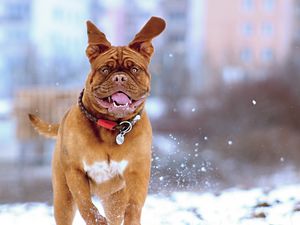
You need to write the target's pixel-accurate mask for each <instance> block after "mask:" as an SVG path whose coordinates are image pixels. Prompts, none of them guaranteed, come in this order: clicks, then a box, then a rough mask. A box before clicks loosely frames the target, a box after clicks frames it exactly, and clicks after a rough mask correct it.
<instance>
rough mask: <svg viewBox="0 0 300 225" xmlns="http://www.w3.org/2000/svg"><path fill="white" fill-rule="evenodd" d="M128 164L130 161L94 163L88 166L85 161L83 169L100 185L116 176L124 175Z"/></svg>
mask: <svg viewBox="0 0 300 225" xmlns="http://www.w3.org/2000/svg"><path fill="white" fill-rule="evenodd" d="M127 164H128V161H126V160H122V161H120V162H116V161H113V160H112V161H111V162H110V163H109V164H108V163H107V162H106V161H102V162H94V163H93V164H91V165H88V164H86V162H85V161H83V168H84V171H85V172H86V173H87V174H88V175H89V177H90V178H92V179H93V180H94V181H95V182H96V183H98V184H100V183H103V182H105V181H108V180H110V179H111V178H113V177H115V176H116V175H123V172H124V171H125V169H126V166H127Z"/></svg>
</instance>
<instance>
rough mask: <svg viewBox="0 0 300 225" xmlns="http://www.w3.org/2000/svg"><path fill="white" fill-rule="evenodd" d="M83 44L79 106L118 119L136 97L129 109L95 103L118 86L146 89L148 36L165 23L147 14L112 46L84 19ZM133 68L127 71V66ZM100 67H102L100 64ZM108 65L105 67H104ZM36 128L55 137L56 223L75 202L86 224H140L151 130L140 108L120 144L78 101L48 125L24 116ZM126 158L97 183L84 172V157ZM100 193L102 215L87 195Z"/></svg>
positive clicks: (65, 221)
mask: <svg viewBox="0 0 300 225" xmlns="http://www.w3.org/2000/svg"><path fill="white" fill-rule="evenodd" d="M87 28H88V37H89V45H88V47H87V50H86V54H87V56H88V58H89V60H90V63H91V72H90V73H89V75H88V78H87V80H86V84H85V92H84V96H83V103H84V106H85V107H86V108H87V109H88V111H89V112H91V113H92V114H93V115H95V116H97V117H98V118H104V119H109V120H114V121H118V122H120V121H123V120H127V119H131V118H133V117H134V116H135V115H136V114H137V113H138V112H140V111H141V110H142V109H143V108H144V104H145V102H142V104H140V105H139V106H138V107H137V108H136V109H135V111H134V112H133V113H130V114H128V113H124V114H122V113H117V114H114V113H110V112H109V111H108V109H106V108H104V107H100V106H99V104H97V98H101V99H102V98H105V97H106V96H109V95H111V94H113V93H114V92H116V91H118V90H119V91H120V90H121V91H122V92H124V93H126V94H127V95H128V96H130V97H131V98H132V99H133V100H138V99H140V98H141V97H143V96H147V95H149V92H150V78H151V77H150V74H149V72H148V64H149V62H150V58H151V56H152V53H153V46H152V44H151V40H152V39H153V38H154V37H156V36H157V35H159V34H160V33H161V32H162V31H163V30H164V28H165V22H164V21H163V20H162V19H160V18H157V17H152V18H151V19H150V20H149V21H148V23H147V24H146V25H145V26H144V27H143V29H142V30H141V31H140V32H139V33H138V34H137V35H136V36H135V38H134V40H133V41H132V42H130V44H129V45H128V46H120V47H115V46H111V44H110V43H109V42H108V41H107V40H106V37H105V35H104V34H103V33H102V32H101V31H99V30H98V29H97V27H96V26H95V25H93V24H92V23H91V22H87ZM134 66H135V67H137V68H138V72H136V73H133V72H132V68H133V67H134ZM103 68H104V69H103ZM105 68H108V69H109V73H107V71H106V70H105ZM117 73H121V74H123V75H124V76H126V82H124V83H122V85H121V86H120V85H119V84H118V85H116V83H115V82H114V79H112V78H113V76H114V75H115V74H117ZM29 118H30V120H31V122H32V124H33V126H34V127H35V129H36V130H38V131H39V132H40V133H41V134H43V135H46V136H50V137H55V136H57V142H56V147H55V152H54V155H53V161H52V172H53V178H52V182H53V192H54V214H55V219H56V223H57V224H58V225H71V224H72V221H73V217H74V214H75V209H76V208H78V209H79V212H80V214H81V216H82V217H83V219H84V220H85V222H86V224H88V225H96V224H101V225H103V224H110V225H119V224H121V223H122V221H124V224H125V225H140V218H141V212H142V208H143V205H144V202H145V199H146V195H147V190H148V183H149V177H150V167H151V165H150V164H151V139H152V130H151V125H150V122H149V119H148V117H147V114H146V112H145V111H143V113H142V115H141V120H140V121H138V122H137V123H136V124H135V125H134V127H133V129H132V131H131V132H130V133H128V134H126V136H125V142H124V144H123V145H117V144H116V143H115V137H116V135H117V133H118V132H117V131H111V130H108V129H106V128H103V127H99V126H97V125H96V124H95V123H93V122H91V121H89V120H88V119H87V118H86V116H85V115H84V114H83V113H82V112H81V110H80V108H79V107H78V105H75V106H72V107H71V109H70V110H69V111H68V112H67V113H66V114H65V116H64V118H63V119H62V121H61V122H60V124H59V125H57V124H56V125H49V124H47V123H45V122H43V121H42V120H40V119H39V118H38V117H36V116H34V115H30V116H29ZM122 160H126V161H128V165H127V167H126V169H125V171H124V173H123V174H117V175H116V176H114V177H112V178H111V179H109V180H106V181H104V182H102V183H99V182H98V183H97V182H96V181H95V180H93V179H92V178H91V177H89V176H88V174H87V173H86V171H85V169H84V165H83V164H84V163H83V161H84V162H85V163H87V164H88V165H92V164H93V163H94V162H106V163H107V164H108V165H110V163H111V162H112V161H114V162H120V161H122ZM92 195H97V196H98V197H100V199H101V201H102V203H103V207H104V210H105V216H106V218H104V217H103V216H102V215H100V213H99V212H98V209H97V208H96V207H95V206H94V204H93V202H92V200H91V196H92Z"/></svg>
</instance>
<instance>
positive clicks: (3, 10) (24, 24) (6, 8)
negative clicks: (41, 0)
mask: <svg viewBox="0 0 300 225" xmlns="http://www.w3.org/2000/svg"><path fill="white" fill-rule="evenodd" d="M31 4H32V1H31V0H2V1H1V3H0V49H1V51H0V97H2V98H3V97H9V96H11V95H12V91H13V82H14V83H20V82H21V80H22V77H21V76H20V75H21V74H23V73H24V71H25V70H26V66H27V65H26V59H27V57H28V51H29V48H30V37H29V33H28V30H29V29H30V20H31Z"/></svg>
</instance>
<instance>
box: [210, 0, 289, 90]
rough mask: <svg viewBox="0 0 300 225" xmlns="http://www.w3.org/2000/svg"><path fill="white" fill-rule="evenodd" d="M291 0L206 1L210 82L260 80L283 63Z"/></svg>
mask: <svg viewBox="0 0 300 225" xmlns="http://www.w3.org/2000/svg"><path fill="white" fill-rule="evenodd" d="M292 8H293V0H226V1H218V0H207V1H206V17H205V18H206V20H205V51H206V57H205V60H206V62H207V65H208V66H209V68H210V69H211V71H210V76H211V78H212V79H211V85H214V84H215V83H222V82H225V83H231V82H236V81H240V80H244V79H260V78H263V77H264V75H265V74H266V72H267V71H268V70H269V69H270V68H271V67H272V65H274V64H276V65H279V64H283V63H284V62H285V60H286V57H287V55H288V53H289V50H290V49H289V47H290V43H291V39H292V35H291V33H292V26H291V24H292V19H293V18H292V13H291V12H292Z"/></svg>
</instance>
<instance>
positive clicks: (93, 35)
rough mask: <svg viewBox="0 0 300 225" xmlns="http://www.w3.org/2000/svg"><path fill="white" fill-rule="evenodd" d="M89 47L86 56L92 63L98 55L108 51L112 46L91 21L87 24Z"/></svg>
mask: <svg viewBox="0 0 300 225" xmlns="http://www.w3.org/2000/svg"><path fill="white" fill-rule="evenodd" d="M86 26H87V35H88V46H87V48H86V51H85V52H86V55H87V57H88V58H89V60H90V62H92V61H93V60H94V59H95V58H97V56H98V55H100V54H101V53H103V52H105V51H107V50H108V49H109V48H110V47H111V44H110V42H109V41H108V40H107V39H106V37H105V34H103V33H102V32H101V31H100V30H99V29H98V28H97V27H96V26H95V25H94V24H93V23H92V22H91V21H87V22H86Z"/></svg>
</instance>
